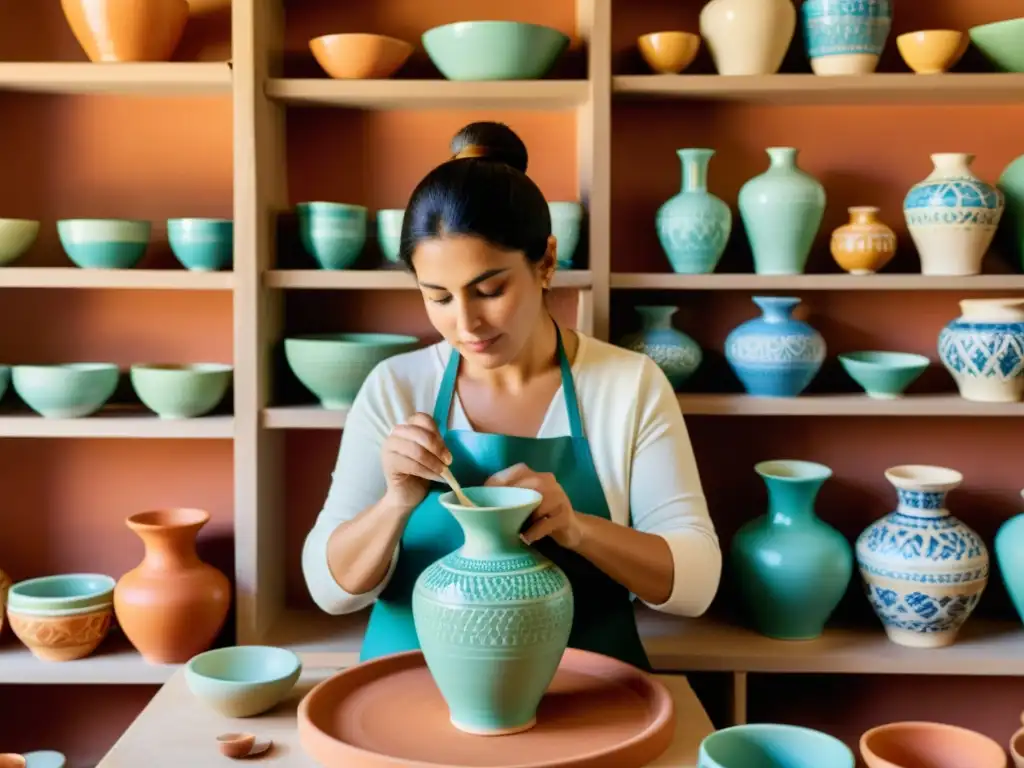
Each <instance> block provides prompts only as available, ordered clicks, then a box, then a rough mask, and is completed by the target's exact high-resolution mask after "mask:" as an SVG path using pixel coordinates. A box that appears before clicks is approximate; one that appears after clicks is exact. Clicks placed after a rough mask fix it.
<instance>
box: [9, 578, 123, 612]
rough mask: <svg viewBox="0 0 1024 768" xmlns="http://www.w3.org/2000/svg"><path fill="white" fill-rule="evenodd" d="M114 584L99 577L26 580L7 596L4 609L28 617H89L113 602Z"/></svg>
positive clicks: (13, 588)
mask: <svg viewBox="0 0 1024 768" xmlns="http://www.w3.org/2000/svg"><path fill="white" fill-rule="evenodd" d="M116 583H117V582H116V581H115V580H114V579H113V578H111V577H110V576H107V575H105V574H101V573H63V574H58V575H56V576H40V577H39V578H36V579H26V580H25V581H19V582H18V583H17V584H14V585H12V586H11V588H10V590H8V592H7V608H8V609H9V610H11V611H13V612H14V613H20V614H28V615H32V616H73V615H75V614H79V613H91V612H92V611H95V610H96V609H97V608H103V607H107V606H110V605H112V604H113V601H114V586H115V584H116Z"/></svg>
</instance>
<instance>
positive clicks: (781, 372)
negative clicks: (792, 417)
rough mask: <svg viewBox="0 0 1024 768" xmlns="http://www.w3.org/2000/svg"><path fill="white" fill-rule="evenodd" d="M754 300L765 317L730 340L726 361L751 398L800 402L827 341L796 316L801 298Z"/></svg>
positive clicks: (737, 330) (743, 327) (735, 331)
mask: <svg viewBox="0 0 1024 768" xmlns="http://www.w3.org/2000/svg"><path fill="white" fill-rule="evenodd" d="M753 301H754V303H755V304H756V305H757V306H758V307H760V308H761V313H762V314H761V316H760V317H757V318H754V319H753V320H748V321H747V322H745V323H742V324H741V325H738V326H737V327H736V328H734V329H733V331H732V332H731V333H730V334H729V335H728V337H726V340H725V359H726V360H727V361H728V363H729V365H730V366H731V367H732V370H733V372H734V373H735V374H736V377H737V378H738V379H739V380H740V383H741V384H742V385H743V388H744V389H745V390H746V391H747V394H749V395H753V396H755V397H796V396H797V395H799V394H800V393H801V392H803V391H804V390H805V389H806V388H807V385H808V384H810V383H811V381H812V380H813V379H814V377H815V376H816V375H817V374H818V371H819V370H821V364H822V363H823V362H824V361H825V351H826V347H825V339H824V338H822V336H821V334H820V333H818V332H817V331H816V330H814V328H812V327H811V326H810V325H808V324H807V323H805V322H804V321H802V320H797V319H796V318H794V317H793V310H794V309H795V308H796V306H797V305H798V304H799V303H800V299H796V298H792V297H789V296H754V297H753Z"/></svg>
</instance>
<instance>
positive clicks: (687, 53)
mask: <svg viewBox="0 0 1024 768" xmlns="http://www.w3.org/2000/svg"><path fill="white" fill-rule="evenodd" d="M636 44H637V47H638V48H639V49H640V55H641V56H643V57H644V61H646V62H647V66H649V67H650V68H651V69H653V70H654V71H655V72H657V73H659V74H662V75H678V74H679V73H680V72H682V71H683V70H684V69H686V68H687V67H688V66H690V64H692V63H693V60H694V59H695V58H697V52H698V51H699V50H700V37H699V36H698V35H695V34H693V33H692V32H651V33H649V34H646V35H641V36H640V37H638V38H637V40H636Z"/></svg>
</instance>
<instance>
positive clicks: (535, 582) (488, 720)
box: [412, 487, 573, 735]
mask: <svg viewBox="0 0 1024 768" xmlns="http://www.w3.org/2000/svg"><path fill="white" fill-rule="evenodd" d="M465 493H466V495H467V496H468V497H469V498H470V500H471V501H472V502H473V503H474V504H477V505H478V506H477V507H464V506H461V505H459V504H458V502H457V500H456V499H455V495H454V494H453V493H445V494H443V495H442V496H441V497H440V498H439V501H440V503H441V504H442V505H443V506H444V507H445V508H446V509H447V510H448V511H450V512H451V513H452V515H453V516H454V517H455V519H456V521H457V522H458V523H459V525H460V526H461V528H462V532H463V535H464V536H465V541H464V543H463V545H462V546H461V547H459V548H458V549H456V550H455V551H454V552H452V553H450V554H448V555H446V556H444V557H442V558H441V559H440V560H438V561H436V562H435V563H433V564H432V565H430V566H428V567H427V568H426V569H425V570H424V571H423V573H421V574H420V576H419V578H418V579H417V580H416V585H415V587H414V588H413V595H412V614H413V621H414V623H415V626H416V634H417V636H418V638H419V642H420V648H421V649H422V651H423V656H424V658H425V659H426V663H427V667H428V668H429V669H430V673H431V675H432V676H433V678H434V681H435V682H436V683H437V687H438V689H439V690H440V692H441V695H442V696H443V697H444V700H445V703H447V705H448V710H449V715H450V718H451V722H452V725H454V726H455V727H456V728H458V729H459V730H461V731H465V732H467V733H473V734H481V735H499V734H509V733H518V732H520V731H525V730H528V729H529V728H531V727H533V725H535V724H536V718H537V707H538V705H539V704H540V701H541V699H542V698H543V697H544V694H545V692H546V691H547V689H548V686H549V685H550V684H551V680H552V679H553V678H554V676H555V672H556V671H557V669H558V665H559V663H560V662H561V660H562V654H563V653H564V652H565V648H566V645H567V644H568V642H569V631H570V630H571V628H572V618H573V596H572V587H571V586H570V584H569V580H568V578H566V576H565V574H564V573H563V572H562V570H561V569H560V568H558V566H556V565H555V564H554V563H553V562H551V561H550V560H548V559H547V558H545V557H544V556H543V555H541V554H540V553H539V552H537V551H535V550H534V549H532V548H530V547H528V546H527V545H526V544H524V543H523V542H522V540H521V539H520V538H519V533H520V530H521V529H522V527H523V524H524V523H525V521H526V519H527V518H528V517H529V516H530V513H531V512H532V511H533V510H534V509H536V508H537V506H538V505H539V504H540V501H541V496H540V494H539V493H537V492H535V491H531V490H528V489H525V488H483V487H481V488H466V489H465Z"/></svg>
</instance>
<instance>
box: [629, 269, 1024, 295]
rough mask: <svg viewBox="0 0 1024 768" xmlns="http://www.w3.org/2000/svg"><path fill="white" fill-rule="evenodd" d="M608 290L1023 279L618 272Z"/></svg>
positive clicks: (842, 287) (966, 286) (1017, 279)
mask: <svg viewBox="0 0 1024 768" xmlns="http://www.w3.org/2000/svg"><path fill="white" fill-rule="evenodd" d="M610 280H611V287H612V288H621V289H626V290H633V291H660V290H685V291H960V292H967V291H1024V275H1012V274H1007V275H970V276H967V277H939V276H929V275H914V274H908V275H897V274H884V273H883V274H878V275H846V274H841V275H754V274H745V273H744V274H710V275H678V274H675V273H674V272H665V273H633V272H618V273H613V274H612V275H611V278H610Z"/></svg>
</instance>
